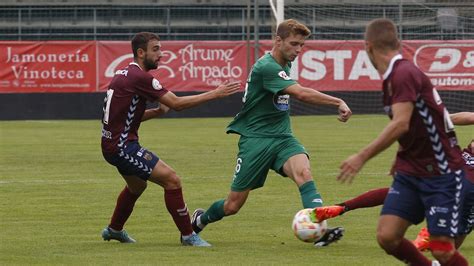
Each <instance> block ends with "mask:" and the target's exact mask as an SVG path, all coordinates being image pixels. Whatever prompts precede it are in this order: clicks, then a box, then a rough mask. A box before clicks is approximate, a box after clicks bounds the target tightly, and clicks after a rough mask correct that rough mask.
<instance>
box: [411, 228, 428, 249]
mask: <svg viewBox="0 0 474 266" xmlns="http://www.w3.org/2000/svg"><path fill="white" fill-rule="evenodd" d="M412 243H413V245H415V247H416V248H417V249H418V250H419V251H428V250H430V233H429V232H428V229H426V227H423V228H421V230H420V232H419V233H418V235H417V236H416V239H415V240H413V241H412Z"/></svg>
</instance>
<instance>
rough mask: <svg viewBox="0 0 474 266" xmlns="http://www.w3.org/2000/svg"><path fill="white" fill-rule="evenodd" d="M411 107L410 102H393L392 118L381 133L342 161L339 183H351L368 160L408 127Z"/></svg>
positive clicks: (388, 145) (412, 106)
mask: <svg viewBox="0 0 474 266" xmlns="http://www.w3.org/2000/svg"><path fill="white" fill-rule="evenodd" d="M413 108H414V105H413V103H412V102H401V103H396V104H393V105H392V113H393V118H392V120H391V121H390V122H389V123H388V124H387V126H385V128H384V129H383V130H382V133H380V135H379V136H378V137H377V138H376V139H375V140H374V141H372V142H371V143H370V144H369V145H367V146H366V147H365V148H363V149H362V150H360V151H359V152H358V153H356V154H354V155H351V156H349V158H347V159H346V160H345V161H344V162H342V164H341V166H340V169H341V172H340V173H339V175H338V176H337V180H339V181H340V182H341V183H344V182H348V183H351V182H352V180H353V179H354V177H355V176H356V175H357V173H358V172H359V171H360V170H361V169H362V167H363V166H364V164H365V163H366V162H367V161H368V160H370V159H371V158H373V157H374V156H376V155H377V154H379V153H380V152H382V151H384V150H385V149H387V148H388V147H390V145H392V144H393V143H394V142H395V141H397V139H398V138H400V136H402V135H403V134H404V133H405V132H407V131H408V130H409V128H410V119H411V114H412V113H413Z"/></svg>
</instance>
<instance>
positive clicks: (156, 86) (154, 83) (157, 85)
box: [151, 78, 163, 91]
mask: <svg viewBox="0 0 474 266" xmlns="http://www.w3.org/2000/svg"><path fill="white" fill-rule="evenodd" d="M151 85H152V86H153V89H155V90H157V91H159V90H161V89H163V87H162V86H161V84H160V82H159V81H158V80H157V79H155V78H154V79H153V81H152V82H151Z"/></svg>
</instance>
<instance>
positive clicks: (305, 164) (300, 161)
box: [283, 153, 312, 186]
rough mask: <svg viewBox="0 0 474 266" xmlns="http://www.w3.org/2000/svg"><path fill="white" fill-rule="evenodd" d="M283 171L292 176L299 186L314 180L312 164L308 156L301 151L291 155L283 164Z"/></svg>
mask: <svg viewBox="0 0 474 266" xmlns="http://www.w3.org/2000/svg"><path fill="white" fill-rule="evenodd" d="M283 173H284V174H285V176H288V177H289V178H291V179H292V180H293V181H294V182H295V183H296V184H297V185H298V186H301V185H303V184H304V183H306V182H308V181H310V180H312V175H311V166H310V163H309V160H308V156H307V155H306V154H304V153H299V154H296V155H293V156H291V157H290V158H288V160H286V162H285V164H284V165H283Z"/></svg>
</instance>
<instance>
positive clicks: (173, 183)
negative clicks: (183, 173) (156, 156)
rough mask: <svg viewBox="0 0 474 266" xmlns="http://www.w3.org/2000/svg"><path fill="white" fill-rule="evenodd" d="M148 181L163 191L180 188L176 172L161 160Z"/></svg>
mask: <svg viewBox="0 0 474 266" xmlns="http://www.w3.org/2000/svg"><path fill="white" fill-rule="evenodd" d="M148 180H149V181H150V182H153V183H155V184H158V185H160V186H162V187H163V188H165V189H177V188H180V187H181V181H180V178H179V176H178V175H177V174H176V171H175V170H174V169H173V168H171V167H170V166H169V165H168V164H166V163H165V162H164V161H163V160H159V161H158V163H157V164H156V165H155V167H154V168H153V171H152V172H151V175H150V177H149V178H148Z"/></svg>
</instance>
